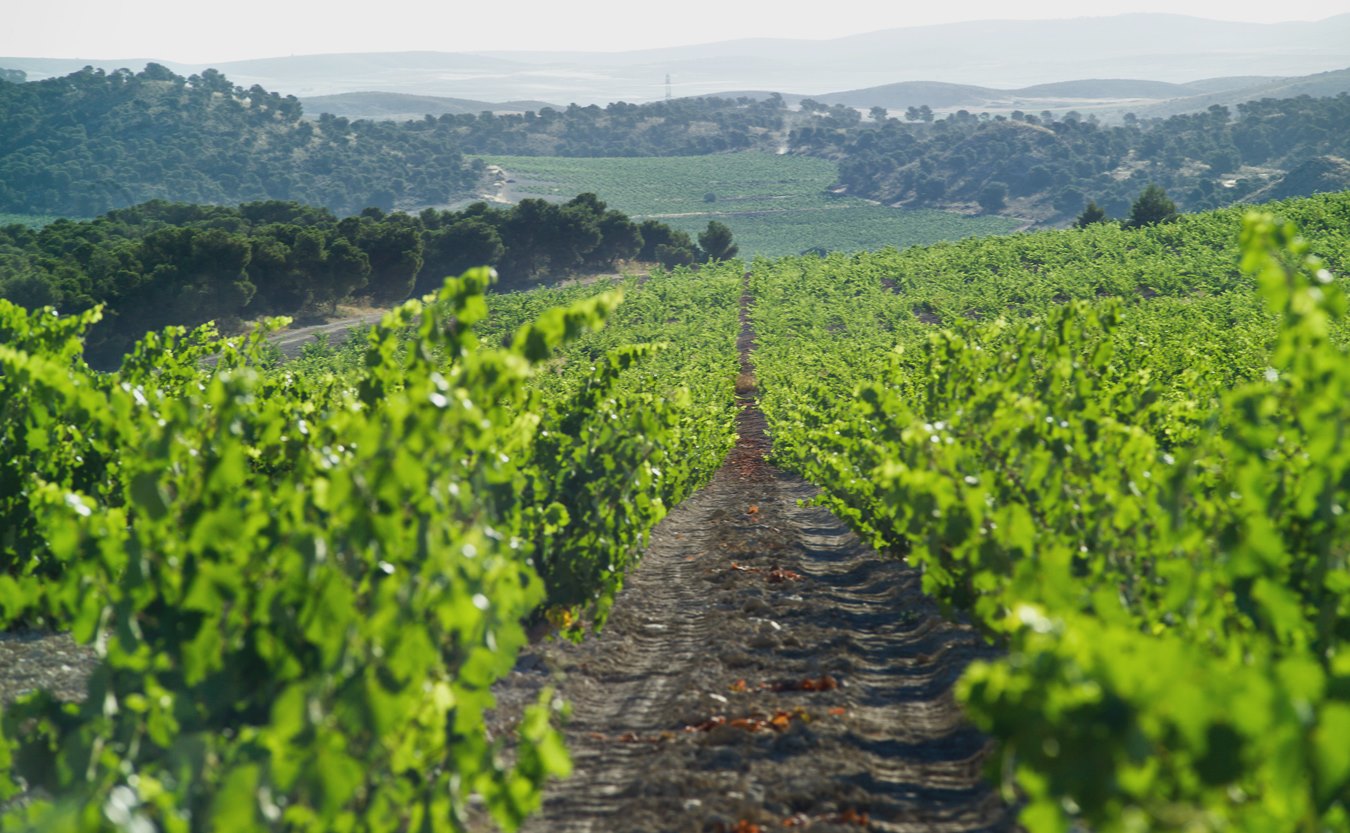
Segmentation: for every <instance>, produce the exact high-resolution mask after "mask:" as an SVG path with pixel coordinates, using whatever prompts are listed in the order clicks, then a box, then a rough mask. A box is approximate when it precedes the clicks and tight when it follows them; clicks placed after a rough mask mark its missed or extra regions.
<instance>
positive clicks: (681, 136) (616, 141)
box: [437, 94, 787, 156]
mask: <svg viewBox="0 0 1350 833" xmlns="http://www.w3.org/2000/svg"><path fill="white" fill-rule="evenodd" d="M786 112H787V106H786V105H785V104H784V102H783V99H782V98H781V97H780V96H778V95H776V94H775V95H772V96H770V97H768V98H767V99H762V100H755V99H751V98H745V97H742V98H737V99H729V98H716V97H709V98H678V99H674V100H671V101H657V102H652V103H649V104H627V103H624V102H622V101H620V102H616V103H614V104H610V105H608V106H607V107H599V106H597V105H594V104H592V105H590V106H589V107H581V106H579V105H576V104H573V105H571V106H569V107H567V108H566V109H563V110H554V109H551V108H547V107H546V108H544V109H542V110H540V111H539V112H537V113H536V112H527V113H524V114H519V115H515V114H503V115H497V116H494V115H492V114H490V113H485V114H483V115H481V116H471V115H460V116H454V115H445V116H441V117H440V118H439V119H438V120H437V123H438V124H449V125H452V126H453V127H454V129H455V131H456V132H457V133H458V135H459V136H460V140H461V142H462V147H463V149H464V151H465V152H466V153H484V154H507V155H513V156H697V155H702V154H708V153H720V152H723V151H733V150H749V149H752V148H762V147H767V146H768V145H767V143H768V142H770V141H771V140H770V139H769V138H768V137H769V136H770V135H771V134H779V133H781V131H782V130H783V126H784V115H785V113H786Z"/></svg>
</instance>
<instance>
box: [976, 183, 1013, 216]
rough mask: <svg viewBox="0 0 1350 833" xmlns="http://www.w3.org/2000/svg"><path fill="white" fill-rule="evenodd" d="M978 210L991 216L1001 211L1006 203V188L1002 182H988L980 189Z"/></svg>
mask: <svg viewBox="0 0 1350 833" xmlns="http://www.w3.org/2000/svg"><path fill="white" fill-rule="evenodd" d="M978 201H979V203H980V209H981V210H983V211H984V212H985V213H986V214H993V213H995V212H997V211H1000V210H1002V209H1003V207H1004V206H1005V205H1006V204H1007V201H1008V186H1007V185H1005V184H1003V183H1002V182H989V183H986V184H985V186H984V187H983V188H981V189H980V196H979V200H978Z"/></svg>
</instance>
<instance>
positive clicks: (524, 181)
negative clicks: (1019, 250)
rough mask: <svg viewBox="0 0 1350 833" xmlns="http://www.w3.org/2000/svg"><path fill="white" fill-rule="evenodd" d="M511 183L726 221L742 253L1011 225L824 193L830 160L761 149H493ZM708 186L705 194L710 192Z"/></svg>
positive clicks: (683, 225) (525, 190)
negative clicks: (631, 153) (704, 152)
mask: <svg viewBox="0 0 1350 833" xmlns="http://www.w3.org/2000/svg"><path fill="white" fill-rule="evenodd" d="M483 158H484V161H486V162H488V163H489V164H494V165H499V166H501V168H502V169H503V170H504V171H505V172H506V176H507V177H508V178H510V179H512V180H514V182H508V183H505V185H504V190H503V191H502V194H503V196H505V197H506V198H507V199H509V200H511V201H513V202H515V201H519V200H521V199H524V198H526V197H542V198H544V199H559V200H566V199H571V198H572V197H574V196H576V195H577V194H579V193H583V192H586V191H592V192H594V193H596V194H598V195H599V196H600V198H601V199H602V200H604V201H605V202H606V203H608V204H609V205H610V207H611V208H617V209H618V210H620V211H623V212H624V213H626V214H629V215H632V216H634V217H637V218H639V219H648V218H654V219H659V220H663V221H665V222H668V223H670V224H671V225H672V226H675V227H676V228H680V229H683V230H685V231H689V232H691V233H696V232H698V231H701V230H702V229H703V228H704V227H706V226H707V224H708V221H709V220H719V221H721V222H723V223H726V224H727V225H728V226H730V227H731V230H732V233H733V234H734V235H735V236H736V242H737V244H738V245H739V246H740V248H741V253H742V254H743V255H757V254H758V255H765V256H769V257H777V256H780V255H790V254H798V253H800V252H802V251H805V250H808V249H813V248H822V249H826V250H829V251H854V250H861V249H879V248H882V247H884V246H896V247H901V248H903V247H905V246H910V245H915V244H925V243H936V242H939V241H942V240H955V239H957V238H961V237H970V236H973V235H988V234H1000V233H1005V232H1009V231H1012V230H1013V229H1015V228H1017V227H1018V225H1019V223H1018V222H1017V221H1016V220H1011V219H1009V218H1007V217H967V216H965V215H961V214H954V213H951V212H946V211H932V210H922V211H910V210H905V209H896V208H886V207H885V206H880V205H876V204H874V203H870V202H867V201H866V200H862V199H857V198H855V197H847V196H838V195H834V194H830V193H829V192H828V190H827V189H828V188H829V187H830V185H831V184H833V182H834V178H835V166H834V163H832V162H830V161H828V160H825V159H816V158H812V157H806V156H791V155H783V156H779V155H775V154H771V153H761V152H745V153H731V154H718V155H713V156H678V157H633V158H605V159H594V158H570V157H569V158H564V157H551V156H490V157H483ZM709 195H711V198H709Z"/></svg>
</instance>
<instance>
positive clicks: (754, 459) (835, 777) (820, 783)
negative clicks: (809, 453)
mask: <svg viewBox="0 0 1350 833" xmlns="http://www.w3.org/2000/svg"><path fill="white" fill-rule="evenodd" d="M742 303H743V311H744V308H745V307H744V305H745V303H747V302H746V301H745V300H744V299H743V302H742ZM752 342H753V335H752V333H751V331H750V328H749V325H748V323H745V321H744V314H743V324H742V334H741V348H742V358H743V366H742V373H741V376H740V379H739V380H738V384H737V389H738V393H740V394H741V397H740V405H741V412H740V415H739V422H738V433H739V439H738V441H737V443H736V446H735V448H734V449H733V450H732V451H731V453H730V455H729V456H728V458H727V460H726V462H725V463H724V465H723V466H722V468H721V469H720V470H719V471H718V472H717V473H716V475H715V476H714V477H713V479H712V482H711V483H710V484H709V485H708V486H707V487H705V488H704V489H702V490H701V491H699V492H698V493H696V494H695V495H693V496H692V497H690V498H689V499H688V500H686V501H685V502H684V503H682V504H680V506H678V507H676V508H675V509H674V510H672V511H671V513H670V514H669V515H668V516H667V517H666V519H665V520H664V521H662V523H661V524H660V525H659V526H658V527H657V528H656V529H655V530H654V531H653V533H652V536H651V540H650V544H649V547H648V549H647V551H646V553H645V554H644V556H643V559H642V561H641V563H640V564H639V565H638V566H637V567H636V568H635V569H634V570H633V572H632V573H630V575H629V578H628V581H627V586H626V587H625V589H624V590H623V592H622V593H621V594H620V595H619V597H618V599H617V601H616V603H615V606H614V609H613V612H612V615H611V618H610V620H609V622H608V624H607V625H606V627H605V628H604V630H603V631H602V632H601V633H600V634H599V635H598V636H595V637H592V638H588V639H587V640H586V641H584V642H583V643H582V644H580V645H576V644H572V643H570V642H566V641H561V640H555V641H543V642H539V643H537V644H535V645H533V646H531V647H530V648H528V649H527V650H526V652H525V653H524V654H523V655H522V657H521V660H520V662H519V664H518V665H517V670H516V671H515V672H514V673H513V674H512V675H510V676H509V677H508V678H506V679H505V680H503V681H502V682H501V683H500V684H499V686H498V688H497V694H498V700H499V703H500V704H501V707H500V709H499V713H498V715H497V716H496V718H495V720H494V723H495V724H496V725H494V728H495V729H496V730H498V731H506V730H508V729H509V723H510V715H513V714H516V713H518V711H519V709H520V708H521V707H522V706H523V704H525V703H528V702H533V700H534V699H535V697H536V696H537V694H538V692H539V691H540V690H542V689H543V688H544V687H545V686H546V685H552V686H556V687H557V689H558V691H559V693H560V694H561V695H562V697H563V698H564V699H565V700H567V701H568V702H569V703H571V709H572V711H571V717H570V720H569V721H568V722H567V724H566V726H565V734H566V737H567V745H568V748H569V749H570V750H571V753H572V756H573V762H574V773H573V775H572V776H571V777H570V778H568V779H566V780H562V781H557V782H554V783H552V784H550V786H549V788H548V790H547V792H546V795H545V801H544V806H543V809H542V811H541V812H540V813H538V814H537V815H535V816H533V817H531V818H530V819H529V820H528V821H527V823H526V825H525V827H524V828H523V829H524V830H525V831H530V832H531V833H533V832H534V831H538V832H539V833H542V832H543V831H577V832H578V833H580V831H644V833H646V832H649V831H698V833H705V832H706V831H718V832H720V831H726V832H727V833H732V832H733V831H734V833H753V831H758V830H764V831H767V830H770V829H774V830H777V829H784V828H794V827H800V828H805V829H810V830H813V831H822V832H823V831H832V830H838V831H842V830H850V831H858V830H878V831H881V830H887V831H891V830H893V831H911V830H912V831H918V830H923V831H958V830H960V831H966V830H1005V829H1011V828H1012V827H1013V822H1012V816H1011V811H1010V810H1009V808H1008V807H1007V806H1006V805H1005V804H1004V803H1003V801H1002V800H1001V799H1000V798H999V796H998V794H997V793H996V792H995V791H994V790H992V789H991V788H990V787H989V786H988V785H986V783H985V782H984V780H983V779H982V777H981V773H982V768H983V764H984V761H985V759H986V757H987V756H988V755H989V754H990V751H991V746H990V743H989V742H988V741H987V739H986V738H984V737H983V736H982V735H981V734H980V733H979V732H977V731H976V730H975V729H974V728H972V727H971V726H970V725H969V724H967V723H966V721H965V720H964V718H963V716H962V714H961V711H960V709H959V707H958V705H957V704H956V702H955V700H954V698H953V695H952V686H953V684H954V682H955V681H956V679H957V678H958V677H959V676H960V674H961V672H962V670H963V669H964V668H965V666H966V665H967V663H969V662H970V661H971V660H972V659H975V658H979V657H984V656H988V655H989V654H990V651H989V649H988V648H987V647H986V646H985V645H984V644H983V643H982V641H981V640H980V639H979V638H978V636H977V635H976V634H975V633H974V632H973V631H972V630H971V629H970V628H969V627H968V626H965V625H962V624H958V623H953V622H951V621H948V620H946V619H944V618H942V617H941V616H940V615H939V613H938V611H937V609H936V606H935V605H934V604H933V603H932V602H931V600H929V599H927V598H926V597H925V596H924V595H923V593H922V592H921V590H920V578H919V575H918V574H917V572H916V571H914V570H912V569H910V568H909V567H907V566H906V565H905V564H903V563H902V562H900V561H897V560H893V559H886V558H883V557H881V556H880V555H878V554H877V553H876V552H874V551H872V550H871V549H869V548H868V547H866V546H865V545H863V544H862V542H860V541H859V539H858V538H857V537H856V536H855V535H854V534H853V533H852V532H851V531H850V530H849V529H848V528H847V527H846V526H845V525H844V524H843V523H842V522H841V521H840V520H839V519H838V518H836V517H835V516H833V515H832V514H831V513H830V512H828V511H827V510H825V509H823V508H820V507H812V506H803V505H802V503H803V501H805V500H809V499H810V498H811V497H812V496H813V495H814V494H815V490H814V489H813V488H812V487H811V486H809V485H808V484H807V483H805V482H804V481H802V480H801V479H800V478H797V477H795V476H793V475H790V474H788V473H786V472H783V471H781V470H779V469H777V468H775V467H773V466H772V465H770V464H769V463H767V462H766V460H765V457H766V455H767V453H768V451H769V448H770V444H769V438H768V436H767V434H766V432H765V424H764V417H763V415H762V414H761V413H760V411H759V410H758V408H756V407H755V405H754V401H753V393H754V377H753V369H752V367H751V366H750V363H749V352H750V348H751V347H752Z"/></svg>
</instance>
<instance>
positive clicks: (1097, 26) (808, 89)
mask: <svg viewBox="0 0 1350 833" xmlns="http://www.w3.org/2000/svg"><path fill="white" fill-rule="evenodd" d="M145 63H147V59H137V60H125V59H121V60H106V59H97V60H95V59H87V58H68V59H53V58H10V57H2V56H0V66H5V67H9V68H13V69H21V70H24V71H26V72H27V73H28V74H29V77H30V78H33V79H37V78H41V77H47V76H53V75H61V74H65V73H69V72H73V71H76V70H79V69H80V68H82V67H83V66H85V65H86V64H88V65H94V66H99V67H103V68H105V69H116V68H118V67H129V68H132V69H136V68H139V67H140V66H143V65H144V64H145ZM159 63H163V64H164V65H165V66H168V67H169V68H170V69H172V70H174V71H175V72H178V73H180V74H184V75H188V74H191V73H196V72H200V71H202V70H203V69H205V68H206V66H205V65H187V64H178V63H171V62H167V61H160V62H159ZM213 66H214V68H215V69H218V70H220V71H221V72H223V73H225V74H227V75H228V76H229V77H230V78H232V79H234V80H235V82H236V83H239V84H242V85H243V86H245V87H249V86H251V85H254V84H258V85H261V86H263V87H265V88H267V89H270V90H276V91H278V92H281V93H283V94H290V95H296V96H302V97H312V96H320V95H333V94H336V93H343V92H360V91H369V90H381V91H386V92H397V93H406V94H412V95H432V96H446V97H454V98H466V99H472V100H480V101H512V100H544V101H558V102H568V103H571V102H576V103H578V104H583V105H585V104H591V103H598V104H604V103H608V102H611V101H617V100H625V101H635V102H640V101H651V100H656V99H659V98H662V97H664V94H665V76H666V75H667V74H670V75H671V76H672V77H673V92H674V93H675V94H676V95H708V94H712V93H719V92H723V91H726V90H744V89H771V90H772V89H777V90H795V91H798V92H800V93H802V94H805V95H811V96H817V97H818V96H820V95H822V94H824V93H827V92H830V91H837V90H859V89H866V88H869V87H875V86H877V85H881V84H890V83H892V82H894V81H895V80H896V79H897V78H910V79H915V78H919V79H921V78H942V79H943V80H944V81H945V82H947V83H952V84H969V85H975V86H986V87H995V88H1003V87H1013V88H1021V87H1027V86H1032V85H1041V84H1050V83H1055V82H1062V81H1064V80H1065V79H1071V78H1083V77H1089V78H1108V79H1109V78H1142V79H1145V80H1149V81H1162V82H1169V83H1173V84H1180V83H1185V82H1189V81H1192V80H1194V79H1197V78H1201V79H1204V78H1209V79H1213V78H1223V77H1226V76H1239V75H1243V76H1250V75H1260V76H1281V77H1287V76H1298V75H1307V74H1310V73H1318V72H1326V71H1328V70H1332V69H1337V68H1340V67H1345V66H1350V14H1343V15H1339V16H1336V17H1331V18H1328V19H1326V20H1321V21H1315V22H1294V23H1273V24H1256V23H1233V22H1224V21H1216V20H1204V19H1200V18H1194V17H1185V16H1181V15H1165V14H1125V15H1116V16H1112V17H1093V18H1076V19H1072V20H1033V21H1027V20H1011V21H1009V20H1002V21H976V22H967V23H955V24H945V25H938V26H920V27H907V28H899V29H888V30H883V31H877V32H870V33H866V34H860V35H853V36H849V37H843V38H834V39H829V40H790V39H773V38H758V39H748V40H735V41H724V42H718V43H706V44H699V45H695V46H682V47H673V48H667V49H647V50H635V51H627V52H603V53H602V52H568V51H553V52H527V51H520V52H513V51H505V52H482V53H441V52H408V53H370V54H347V55H341V54H338V55H301V56H291V57H279V58H268V59H258V60H250V61H238V62H226V63H219V64H215V65H213Z"/></svg>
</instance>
